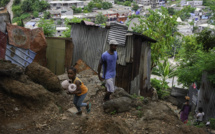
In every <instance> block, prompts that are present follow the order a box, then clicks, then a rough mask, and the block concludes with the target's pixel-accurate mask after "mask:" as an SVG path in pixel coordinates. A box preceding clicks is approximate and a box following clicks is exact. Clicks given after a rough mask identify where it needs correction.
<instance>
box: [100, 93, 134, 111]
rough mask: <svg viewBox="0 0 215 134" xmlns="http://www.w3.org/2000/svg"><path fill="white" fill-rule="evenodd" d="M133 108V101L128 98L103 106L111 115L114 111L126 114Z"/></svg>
mask: <svg viewBox="0 0 215 134" xmlns="http://www.w3.org/2000/svg"><path fill="white" fill-rule="evenodd" d="M131 108H132V99H130V98H128V97H120V98H115V99H112V100H109V101H107V102H105V103H104V105H103V109H104V111H105V112H106V113H110V112H113V111H116V112H118V113H120V112H126V111H129V110H130V109H131Z"/></svg>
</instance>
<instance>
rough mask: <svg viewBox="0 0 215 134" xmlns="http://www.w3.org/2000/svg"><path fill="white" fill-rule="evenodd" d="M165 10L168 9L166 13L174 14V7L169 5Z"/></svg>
mask: <svg viewBox="0 0 215 134" xmlns="http://www.w3.org/2000/svg"><path fill="white" fill-rule="evenodd" d="M167 10H168V13H169V14H170V15H174V14H175V9H174V8H172V7H170V8H168V9H167Z"/></svg>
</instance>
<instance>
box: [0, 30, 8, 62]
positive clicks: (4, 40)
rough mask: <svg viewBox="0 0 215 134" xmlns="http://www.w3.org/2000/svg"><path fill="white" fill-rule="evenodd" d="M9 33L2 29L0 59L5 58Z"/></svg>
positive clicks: (0, 34)
mask: <svg viewBox="0 0 215 134" xmlns="http://www.w3.org/2000/svg"><path fill="white" fill-rule="evenodd" d="M6 45H7V35H6V34H4V33H3V32H1V31H0V59H5V52H6Z"/></svg>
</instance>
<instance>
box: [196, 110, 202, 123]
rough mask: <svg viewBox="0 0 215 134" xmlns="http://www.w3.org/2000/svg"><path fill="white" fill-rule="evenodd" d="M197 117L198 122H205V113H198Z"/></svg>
mask: <svg viewBox="0 0 215 134" xmlns="http://www.w3.org/2000/svg"><path fill="white" fill-rule="evenodd" d="M196 117H197V120H198V121H203V117H204V112H202V113H198V114H197V115H196Z"/></svg>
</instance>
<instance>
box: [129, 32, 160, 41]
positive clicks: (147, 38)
mask: <svg viewBox="0 0 215 134" xmlns="http://www.w3.org/2000/svg"><path fill="white" fill-rule="evenodd" d="M127 35H128V36H131V35H137V36H141V37H142V38H143V39H145V40H147V41H149V42H152V43H156V42H157V41H156V40H154V39H152V38H150V37H148V36H146V35H143V34H140V33H136V32H131V31H128V33H127Z"/></svg>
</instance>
